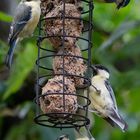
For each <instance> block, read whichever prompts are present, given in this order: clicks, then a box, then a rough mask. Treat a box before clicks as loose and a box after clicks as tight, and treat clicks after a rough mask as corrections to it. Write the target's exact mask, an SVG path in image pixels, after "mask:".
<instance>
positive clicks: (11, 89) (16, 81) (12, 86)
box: [3, 44, 37, 99]
mask: <svg viewBox="0 0 140 140" xmlns="http://www.w3.org/2000/svg"><path fill="white" fill-rule="evenodd" d="M36 56H37V48H36V47H35V46H34V45H33V44H27V46H26V48H25V50H24V51H23V52H20V53H19V55H18V57H17V60H16V65H15V67H13V69H12V71H11V75H10V78H9V79H8V81H7V84H8V87H7V90H6V92H5V93H4V96H3V99H7V98H8V97H9V96H11V95H12V94H14V93H15V92H16V91H18V90H19V89H20V87H21V86H22V85H23V82H24V80H25V79H26V77H27V76H28V74H29V73H30V71H31V70H32V69H33V68H34V65H35V60H36Z"/></svg>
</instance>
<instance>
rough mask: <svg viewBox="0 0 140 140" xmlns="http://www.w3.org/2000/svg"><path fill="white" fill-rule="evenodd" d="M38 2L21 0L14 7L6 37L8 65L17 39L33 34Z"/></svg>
mask: <svg viewBox="0 0 140 140" xmlns="http://www.w3.org/2000/svg"><path fill="white" fill-rule="evenodd" d="M40 3H41V2H40V0H21V2H20V3H19V5H18V6H17V8H16V11H15V16H14V20H13V22H12V24H11V28H10V33H9V38H8V43H9V46H10V48H9V50H8V54H7V57H6V62H5V63H6V65H7V66H8V67H11V63H12V58H13V53H14V50H15V47H16V45H17V43H18V41H21V40H22V39H23V38H25V37H29V36H31V35H32V34H33V32H34V30H35V28H36V26H37V24H38V22H39V19H40V14H41V9H40Z"/></svg>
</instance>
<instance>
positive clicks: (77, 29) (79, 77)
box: [39, 0, 87, 118]
mask: <svg viewBox="0 0 140 140" xmlns="http://www.w3.org/2000/svg"><path fill="white" fill-rule="evenodd" d="M64 5H65V6H64ZM81 5H82V3H81V1H80V0H65V1H63V0H41V10H42V16H43V19H44V22H43V33H44V35H45V36H47V38H48V40H49V41H50V43H51V44H52V47H53V49H54V50H55V52H54V53H55V54H54V56H53V57H52V59H53V64H52V67H53V75H54V77H53V76H52V77H51V79H48V81H47V82H46V83H45V85H44V86H43V88H42V95H41V96H40V97H39V104H40V108H41V110H42V112H43V113H44V114H48V113H58V114H59V113H60V115H57V116H58V117H60V118H61V117H63V116H65V114H66V113H72V114H76V111H77V109H78V101H77V95H76V89H77V88H80V87H82V86H83V85H84V83H85V79H84V78H83V77H84V76H85V73H86V72H87V65H86V62H85V61H84V59H83V57H82V52H81V49H80V47H79V46H78V45H77V41H78V39H79V38H80V36H81V35H82V31H83V20H82V18H81V17H82V16H81V12H82V7H81ZM64 7H65V8H64ZM62 113H64V115H62Z"/></svg>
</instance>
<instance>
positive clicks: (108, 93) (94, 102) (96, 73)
mask: <svg viewBox="0 0 140 140" xmlns="http://www.w3.org/2000/svg"><path fill="white" fill-rule="evenodd" d="M92 69H93V76H92V78H91V85H90V87H89V99H90V101H91V104H90V105H89V111H90V112H93V113H95V114H96V115H98V116H100V117H101V118H103V119H105V120H106V121H107V122H109V123H110V124H111V125H112V126H118V127H119V128H120V129H121V130H122V131H123V132H125V131H126V130H127V127H128V125H127V124H126V122H125V121H124V120H123V118H122V117H121V115H120V114H119V111H118V108H117V103H116V99H115V95H114V92H113V89H112V87H111V84H110V82H109V76H110V72H109V70H108V69H107V68H106V67H105V66H103V65H100V64H97V65H93V66H92Z"/></svg>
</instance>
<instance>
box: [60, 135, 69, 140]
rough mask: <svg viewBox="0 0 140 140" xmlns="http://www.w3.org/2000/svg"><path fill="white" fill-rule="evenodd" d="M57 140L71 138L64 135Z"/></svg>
mask: <svg viewBox="0 0 140 140" xmlns="http://www.w3.org/2000/svg"><path fill="white" fill-rule="evenodd" d="M57 140H69V136H68V135H62V136H60V137H59V138H57Z"/></svg>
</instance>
